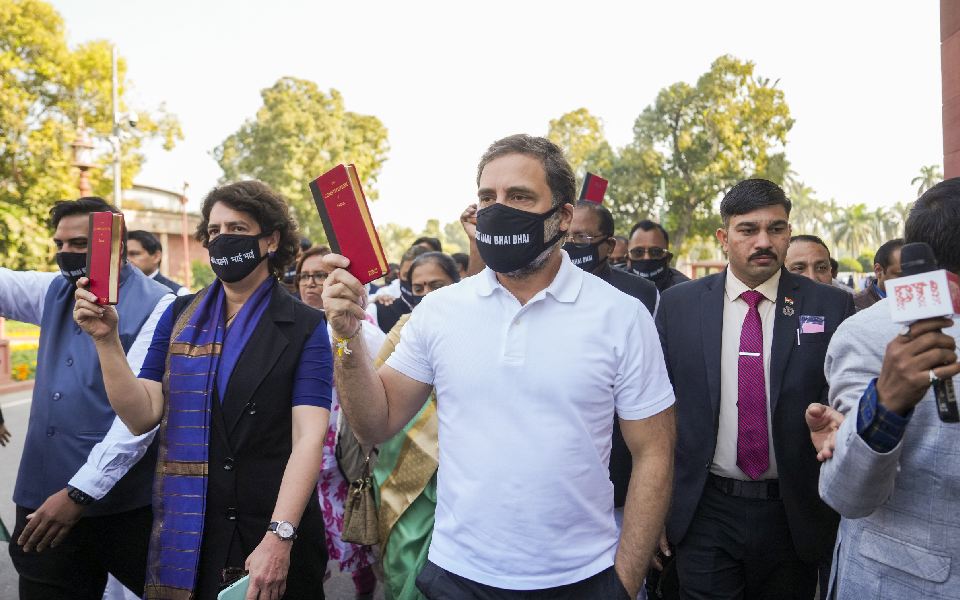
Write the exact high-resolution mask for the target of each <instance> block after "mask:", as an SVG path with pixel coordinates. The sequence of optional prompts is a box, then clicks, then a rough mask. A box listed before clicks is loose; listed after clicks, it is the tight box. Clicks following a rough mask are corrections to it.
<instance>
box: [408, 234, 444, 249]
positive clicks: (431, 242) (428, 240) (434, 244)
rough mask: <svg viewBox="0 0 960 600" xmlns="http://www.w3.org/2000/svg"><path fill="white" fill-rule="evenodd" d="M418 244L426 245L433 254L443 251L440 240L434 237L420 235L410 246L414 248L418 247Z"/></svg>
mask: <svg viewBox="0 0 960 600" xmlns="http://www.w3.org/2000/svg"><path fill="white" fill-rule="evenodd" d="M418 244H426V245H428V246H430V248H431V249H432V250H433V251H434V252H442V251H443V246H442V245H441V244H440V240H439V239H438V238H435V237H430V236H426V235H422V236H420V237H418V238H417V239H415V240H413V243H412V244H410V245H411V246H416V245H418Z"/></svg>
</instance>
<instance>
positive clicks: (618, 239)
mask: <svg viewBox="0 0 960 600" xmlns="http://www.w3.org/2000/svg"><path fill="white" fill-rule="evenodd" d="M613 239H615V240H617V241H618V242H623V243H624V244H628V243H630V240H628V239H627V238H625V237H623V236H622V235H615V236H613Z"/></svg>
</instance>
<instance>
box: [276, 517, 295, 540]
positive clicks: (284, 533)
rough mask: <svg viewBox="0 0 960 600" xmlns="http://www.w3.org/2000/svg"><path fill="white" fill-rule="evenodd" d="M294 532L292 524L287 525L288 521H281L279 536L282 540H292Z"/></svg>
mask: <svg viewBox="0 0 960 600" xmlns="http://www.w3.org/2000/svg"><path fill="white" fill-rule="evenodd" d="M293 532H294V529H293V525H292V524H291V523H287V522H286V521H281V522H280V523H278V524H277V535H279V536H280V537H281V538H283V539H288V538H292V537H293Z"/></svg>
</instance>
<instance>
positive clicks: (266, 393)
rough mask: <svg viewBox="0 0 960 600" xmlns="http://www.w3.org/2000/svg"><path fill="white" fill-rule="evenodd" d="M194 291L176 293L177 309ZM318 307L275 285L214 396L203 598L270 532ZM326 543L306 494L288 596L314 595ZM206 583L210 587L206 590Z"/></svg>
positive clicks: (316, 507)
mask: <svg viewBox="0 0 960 600" xmlns="http://www.w3.org/2000/svg"><path fill="white" fill-rule="evenodd" d="M192 299H193V295H189V296H181V297H179V298H177V300H176V304H175V306H174V314H175V315H176V314H178V312H179V311H180V310H182V309H183V307H185V306H186V305H187V304H188V303H189V301H190V300H192ZM323 322H324V319H323V314H322V313H321V312H320V311H317V310H314V309H313V308H310V307H309V306H307V305H305V304H303V303H302V302H300V301H299V300H297V299H295V298H293V297H292V296H291V295H290V294H288V293H287V292H286V290H284V288H283V286H281V285H279V284H278V285H277V286H276V287H275V288H274V289H273V293H272V296H271V298H270V305H269V306H268V307H267V310H266V311H265V312H264V314H263V317H261V319H260V322H259V323H258V324H257V326H256V327H255V328H254V331H253V334H252V335H251V336H250V340H249V341H248V342H247V345H246V347H245V348H244V350H243V353H242V354H241V355H240V359H239V360H238V361H237V365H236V367H235V368H234V370H233V373H232V375H231V376H230V381H229V383H228V384H227V389H226V393H225V394H223V396H222V397H223V402H222V403H221V402H220V401H219V400H220V399H219V398H215V399H214V401H213V411H212V415H211V419H210V442H209V443H210V451H209V455H208V469H207V471H208V480H207V506H206V517H205V519H204V531H203V542H202V546H201V550H200V560H201V568H200V575H199V577H198V578H199V580H198V588H197V591H198V592H201V594H202V595H201V596H199V597H200V598H206V597H211V598H215V597H216V589H215V588H216V583H217V582H216V578H217V577H218V576H219V574H220V570H221V569H223V568H225V567H243V560H242V559H241V560H239V564H233V563H234V562H237V558H236V548H235V549H234V552H233V553H232V554H233V556H230V555H229V554H228V553H230V547H231V542H232V541H233V542H234V543H236V541H239V544H240V549H241V551H242V556H243V558H245V557H246V556H247V555H249V554H250V553H251V552H253V550H254V549H255V548H256V547H257V545H258V544H259V543H260V541H261V540H262V539H263V536H264V534H265V533H266V531H267V525H268V524H269V523H270V517H271V515H272V513H273V509H274V506H275V505H276V502H277V496H278V495H279V492H280V482H281V480H282V478H283V472H284V469H286V466H287V460H288V459H289V457H290V452H291V450H292V447H293V439H292V435H291V431H292V421H293V417H292V411H291V398H292V396H293V383H294V375H295V374H296V371H297V367H298V366H299V364H300V353H301V351H302V349H303V346H304V345H305V344H306V342H307V340H308V339H309V338H310V336H311V334H312V333H313V331H314V329H315V328H316V327H317V326H318V325H320V324H322V323H323ZM326 561H327V549H326V542H325V539H324V528H323V516H322V514H321V512H320V503H319V500H318V497H317V494H316V493H313V494H311V495H310V498H309V500H308V502H307V507H306V509H305V510H304V513H303V517H302V518H301V520H300V526H299V528H298V532H297V539H296V540H295V541H294V542H293V549H292V551H291V555H290V571H289V573H288V576H287V593H286V597H290V598H311V597H315V595H317V590H320V589H322V587H323V574H324V565H325V564H326ZM211 590H212V591H213V594H212V596H210V595H209V594H210V592H211Z"/></svg>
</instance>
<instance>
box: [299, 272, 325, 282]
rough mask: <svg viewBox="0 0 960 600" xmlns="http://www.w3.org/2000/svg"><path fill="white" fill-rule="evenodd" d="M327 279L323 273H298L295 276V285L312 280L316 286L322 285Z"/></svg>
mask: <svg viewBox="0 0 960 600" xmlns="http://www.w3.org/2000/svg"><path fill="white" fill-rule="evenodd" d="M326 278H327V274H326V273H324V272H323V271H317V272H316V273H300V274H299V275H297V283H304V282H306V281H307V280H309V279H312V280H313V281H314V283H316V284H317V285H323V280H324V279H326Z"/></svg>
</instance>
